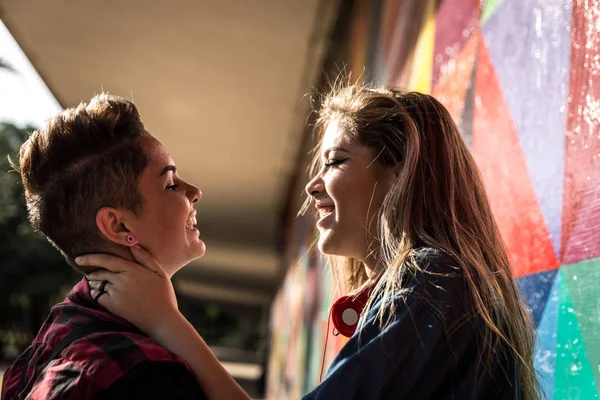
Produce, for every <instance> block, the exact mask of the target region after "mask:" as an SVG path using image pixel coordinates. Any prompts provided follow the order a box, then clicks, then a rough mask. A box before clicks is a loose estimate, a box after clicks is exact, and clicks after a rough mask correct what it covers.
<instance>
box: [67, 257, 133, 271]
mask: <svg viewBox="0 0 600 400" xmlns="http://www.w3.org/2000/svg"><path fill="white" fill-rule="evenodd" d="M75 262H76V263H77V265H81V266H84V267H100V268H104V269H107V270H109V271H112V272H125V271H128V270H131V269H132V268H139V267H138V265H137V264H136V263H133V262H131V261H127V260H125V259H124V258H121V257H117V256H113V255H110V254H101V253H95V254H84V255H81V256H78V257H77V258H75Z"/></svg>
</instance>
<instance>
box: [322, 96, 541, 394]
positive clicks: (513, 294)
mask: <svg viewBox="0 0 600 400" xmlns="http://www.w3.org/2000/svg"><path fill="white" fill-rule="evenodd" d="M331 121H336V122H337V123H339V125H340V126H341V127H342V129H343V130H344V131H345V132H346V133H347V134H348V135H350V136H351V137H352V138H353V139H355V140H357V141H358V143H360V144H362V145H364V146H366V147H368V148H370V149H371V150H372V153H373V154H375V155H376V161H375V162H377V163H379V164H380V165H383V166H386V167H395V168H397V178H396V179H395V181H394V182H393V183H392V186H391V189H390V190H389V192H388V194H387V195H386V197H385V199H384V201H383V204H382V206H381V209H380V211H379V218H378V220H379V238H378V239H379V241H378V245H379V249H377V251H379V252H380V259H381V260H382V265H384V266H385V267H384V268H383V269H382V270H380V271H378V275H377V276H376V277H375V278H374V279H375V280H377V279H378V277H381V276H384V277H385V279H384V280H383V281H384V282H386V283H385V285H383V286H381V285H380V289H381V290H382V291H384V292H386V293H387V295H390V294H391V295H393V293H394V292H396V291H397V290H399V289H400V287H401V285H402V275H403V274H402V271H403V270H406V269H410V268H418V265H417V264H418V263H417V261H416V260H415V259H414V258H413V255H414V254H415V249H416V248H417V247H418V246H420V245H427V246H430V247H433V248H436V249H438V250H441V251H443V252H444V253H446V254H448V255H449V256H451V257H452V258H453V259H454V260H456V263H457V264H458V265H459V266H460V267H461V270H462V271H463V274H464V276H465V279H466V281H467V282H468V283H469V286H470V288H471V291H472V298H473V302H474V304H475V306H476V308H477V311H478V314H479V315H480V317H481V319H482V320H483V321H484V322H485V324H486V326H487V331H486V332H485V339H486V343H488V344H489V345H490V349H489V351H490V354H491V353H493V352H494V351H495V346H496V345H497V344H498V343H500V342H504V343H505V344H507V345H508V347H509V348H511V349H512V350H514V352H515V354H516V358H517V359H518V364H519V374H520V383H521V388H522V393H523V394H524V398H534V397H535V385H536V383H535V382H536V380H535V376H534V372H533V362H532V357H533V354H532V352H533V340H534V334H533V326H532V323H531V319H530V316H529V313H528V311H527V309H526V307H525V306H524V304H523V303H522V301H521V300H520V298H519V295H518V292H517V290H516V286H515V284H514V281H513V279H512V274H511V271H510V265H509V260H508V255H507V252H506V249H505V247H504V245H503V242H502V238H501V236H500V233H499V230H498V227H497V225H496V222H495V219H494V217H493V214H492V211H491V207H490V205H489V202H488V199H487V194H486V191H485V188H484V184H483V179H482V177H481V174H480V172H479V169H478V167H477V165H476V164H475V161H474V159H473V157H472V155H471V153H470V150H469V149H468V147H467V145H466V144H465V142H464V140H463V138H462V135H461V134H460V132H459V130H458V128H457V126H456V124H455V123H454V121H453V120H452V117H451V115H450V113H449V112H448V110H447V109H446V108H445V107H444V106H443V105H442V104H441V103H440V102H439V101H437V100H436V99H435V98H434V97H432V96H429V95H426V94H421V93H416V92H401V91H397V90H393V89H389V88H371V87H365V86H360V85H350V86H339V87H334V88H333V89H332V91H331V92H330V93H328V94H327V95H326V96H325V98H324V99H323V100H322V103H321V108H320V110H319V115H318V120H317V124H316V128H317V130H318V131H319V132H324V131H325V129H326V128H327V126H328V124H329V123H330V122H331ZM318 162H319V160H318V154H317V157H316V158H315V160H314V164H313V165H315V166H316V165H318ZM336 261H337V262H336V264H341V266H342V267H343V268H345V269H346V271H345V273H344V275H345V276H346V277H347V282H346V283H347V285H349V289H357V288H359V287H361V286H364V285H367V284H370V282H369V281H367V276H366V274H365V273H364V268H363V266H362V265H361V264H360V263H359V262H357V260H353V259H345V260H339V259H338V260H336ZM340 261H341V262H340ZM499 299H501V301H499ZM382 315H383V314H382Z"/></svg>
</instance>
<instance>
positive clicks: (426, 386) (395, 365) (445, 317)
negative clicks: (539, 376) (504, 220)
mask: <svg viewBox="0 0 600 400" xmlns="http://www.w3.org/2000/svg"><path fill="white" fill-rule="evenodd" d="M417 254H418V255H419V260H420V267H421V268H422V270H423V272H420V273H419V272H417V273H415V274H414V275H413V276H411V277H410V278H406V284H405V285H404V287H405V289H403V291H402V292H401V293H400V294H399V295H398V296H396V298H394V299H392V300H391V301H393V302H395V305H396V309H395V312H394V315H392V316H391V317H392V318H391V321H390V323H389V324H388V325H387V326H385V327H384V329H383V330H382V329H381V328H380V323H379V319H378V318H376V315H377V313H378V311H379V310H380V308H381V307H386V308H387V309H389V308H390V302H388V303H387V304H383V302H382V300H381V298H379V299H376V300H375V302H374V306H373V307H372V309H371V310H370V311H369V313H368V314H366V315H363V316H362V319H361V324H362V325H359V326H361V327H362V328H361V329H359V330H357V332H356V333H355V334H354V336H353V337H352V338H350V340H349V341H348V343H347V344H346V345H345V346H344V347H343V348H342V350H341V351H340V353H339V354H338V355H337V357H336V358H335V359H334V361H333V363H332V364H331V366H330V368H329V370H328V372H327V375H326V376H325V378H324V379H323V381H322V382H321V384H320V385H319V386H317V387H316V388H315V389H314V390H313V391H312V392H310V393H308V394H307V395H306V396H305V397H304V399H305V400H313V399H345V400H346V399H347V400H349V399H399V400H400V399H411V400H416V399H460V400H463V399H480V398H481V399H486V400H493V399H517V398H518V397H519V396H518V392H519V390H518V386H517V385H518V383H517V380H516V374H515V363H514V356H513V355H512V354H511V353H510V352H509V351H507V349H506V348H505V347H504V346H502V345H501V346H499V348H497V349H496V352H495V353H494V354H493V356H492V357H493V358H492V359H491V360H490V359H488V361H487V362H486V361H485V360H484V361H482V357H484V356H485V354H487V353H485V354H484V351H485V349H484V347H483V343H482V342H483V334H482V332H483V329H482V327H483V322H482V321H481V320H480V318H479V317H478V315H477V312H476V310H475V307H474V305H473V302H472V300H471V294H470V290H469V287H468V285H467V282H466V281H465V278H464V276H463V274H462V273H461V271H460V269H459V268H458V267H456V266H455V265H454V263H453V261H452V259H451V258H450V257H448V256H446V255H444V254H442V253H441V252H438V251H436V250H433V249H430V248H424V249H420V250H419V251H418V253H417Z"/></svg>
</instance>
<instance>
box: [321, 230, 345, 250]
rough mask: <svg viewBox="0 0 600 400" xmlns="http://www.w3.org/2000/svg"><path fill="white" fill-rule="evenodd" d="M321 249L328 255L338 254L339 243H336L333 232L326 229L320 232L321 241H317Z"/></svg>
mask: <svg viewBox="0 0 600 400" xmlns="http://www.w3.org/2000/svg"><path fill="white" fill-rule="evenodd" d="M317 247H318V248H319V251H320V252H321V253H323V254H326V255H328V256H338V255H340V254H338V249H339V245H338V243H336V240H335V237H334V235H333V232H331V231H325V232H323V231H322V232H320V234H319V241H318V243H317Z"/></svg>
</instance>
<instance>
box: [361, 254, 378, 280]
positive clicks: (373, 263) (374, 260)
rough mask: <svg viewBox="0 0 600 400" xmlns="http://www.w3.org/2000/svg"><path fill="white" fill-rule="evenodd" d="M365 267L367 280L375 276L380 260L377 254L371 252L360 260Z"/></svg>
mask: <svg viewBox="0 0 600 400" xmlns="http://www.w3.org/2000/svg"><path fill="white" fill-rule="evenodd" d="M362 262H363V264H364V265H365V272H366V274H367V276H368V277H369V278H372V277H373V276H375V274H376V272H377V270H378V269H379V268H381V260H380V259H379V252H372V253H371V254H369V256H367V257H365V259H364V260H362Z"/></svg>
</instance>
